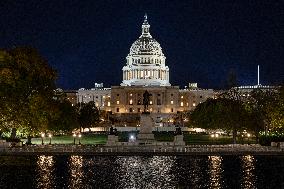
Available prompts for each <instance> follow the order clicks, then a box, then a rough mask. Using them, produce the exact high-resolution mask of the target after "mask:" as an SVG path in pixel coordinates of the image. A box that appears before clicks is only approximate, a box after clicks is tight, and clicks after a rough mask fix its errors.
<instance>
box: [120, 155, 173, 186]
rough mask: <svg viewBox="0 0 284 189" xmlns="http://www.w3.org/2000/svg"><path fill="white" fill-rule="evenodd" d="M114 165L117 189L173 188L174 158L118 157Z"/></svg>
mask: <svg viewBox="0 0 284 189" xmlns="http://www.w3.org/2000/svg"><path fill="white" fill-rule="evenodd" d="M116 163H117V164H118V165H119V167H118V170H117V171H116V173H115V174H117V177H119V186H118V188H174V182H173V180H174V175H172V174H171V172H170V170H171V168H172V166H173V164H174V157H165V156H164V157H162V156H154V157H138V156H137V157H136V156H134V157H120V158H118V159H117V160H116Z"/></svg>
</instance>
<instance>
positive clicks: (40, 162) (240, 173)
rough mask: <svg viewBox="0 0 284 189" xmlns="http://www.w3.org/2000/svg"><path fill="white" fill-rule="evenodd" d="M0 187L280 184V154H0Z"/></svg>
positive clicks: (283, 162) (283, 179) (283, 171)
mask: <svg viewBox="0 0 284 189" xmlns="http://www.w3.org/2000/svg"><path fill="white" fill-rule="evenodd" d="M0 188H1V189H5V188H76V189H77V188H155V189H156V188H284V156H252V155H242V156H73V155H71V156H46V155H38V156H37V155H34V156H0Z"/></svg>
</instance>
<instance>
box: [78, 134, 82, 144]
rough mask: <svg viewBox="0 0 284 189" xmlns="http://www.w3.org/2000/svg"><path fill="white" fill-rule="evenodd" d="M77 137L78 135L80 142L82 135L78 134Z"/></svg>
mask: <svg viewBox="0 0 284 189" xmlns="http://www.w3.org/2000/svg"><path fill="white" fill-rule="evenodd" d="M78 137H79V144H81V140H80V139H81V137H82V135H81V134H79V135H78Z"/></svg>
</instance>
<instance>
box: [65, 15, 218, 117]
mask: <svg viewBox="0 0 284 189" xmlns="http://www.w3.org/2000/svg"><path fill="white" fill-rule="evenodd" d="M141 29H142V32H141V35H140V36H139V38H138V39H137V40H136V41H134V43H133V44H132V45H131V47H130V52H129V54H128V55H127V56H126V64H125V66H124V67H123V68H122V73H123V78H122V82H121V84H120V86H111V88H104V87H103V84H102V83H101V84H98V83H96V84H95V87H94V88H92V89H84V88H81V89H79V90H78V91H76V92H75V93H76V94H75V93H72V94H71V93H70V94H69V97H68V98H70V99H71V98H72V99H73V100H74V99H75V98H76V102H77V103H87V102H90V101H94V102H95V104H96V106H97V107H98V108H99V109H100V110H105V111H108V112H110V113H111V114H112V115H115V116H124V117H125V116H132V115H139V114H140V113H141V112H142V111H143V93H144V92H145V91H146V90H147V91H148V92H149V93H150V94H151V96H150V102H149V104H150V105H149V111H150V112H151V113H152V115H153V117H156V118H157V119H168V120H169V119H170V118H171V117H173V116H174V115H176V114H177V113H178V112H184V111H188V110H192V109H194V108H195V106H197V104H198V103H201V102H203V101H205V100H206V99H207V98H213V95H214V94H213V90H212V89H200V88H198V87H197V84H196V83H189V85H188V86H187V87H186V88H185V89H180V88H179V86H172V85H171V84H170V80H169V78H170V68H169V67H168V66H167V65H166V56H165V55H164V53H163V51H162V47H161V45H160V44H159V43H158V42H157V41H156V40H155V39H154V38H153V37H152V35H151V33H150V24H149V22H148V19H147V15H145V17H144V21H143V23H142V28H141ZM184 74H188V73H184ZM72 95H73V96H72ZM67 96H68V95H67ZM70 99H69V100H70Z"/></svg>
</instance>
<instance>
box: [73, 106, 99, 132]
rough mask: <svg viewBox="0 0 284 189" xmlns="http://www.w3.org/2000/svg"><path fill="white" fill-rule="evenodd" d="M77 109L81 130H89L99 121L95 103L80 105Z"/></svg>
mask: <svg viewBox="0 0 284 189" xmlns="http://www.w3.org/2000/svg"><path fill="white" fill-rule="evenodd" d="M78 107H79V123H80V125H81V127H82V128H89V129H90V128H91V127H92V126H93V125H95V124H96V123H98V122H99V121H100V113H99V110H98V108H97V107H96V104H95V102H93V101H91V102H88V103H87V104H84V103H81V104H79V105H78Z"/></svg>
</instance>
